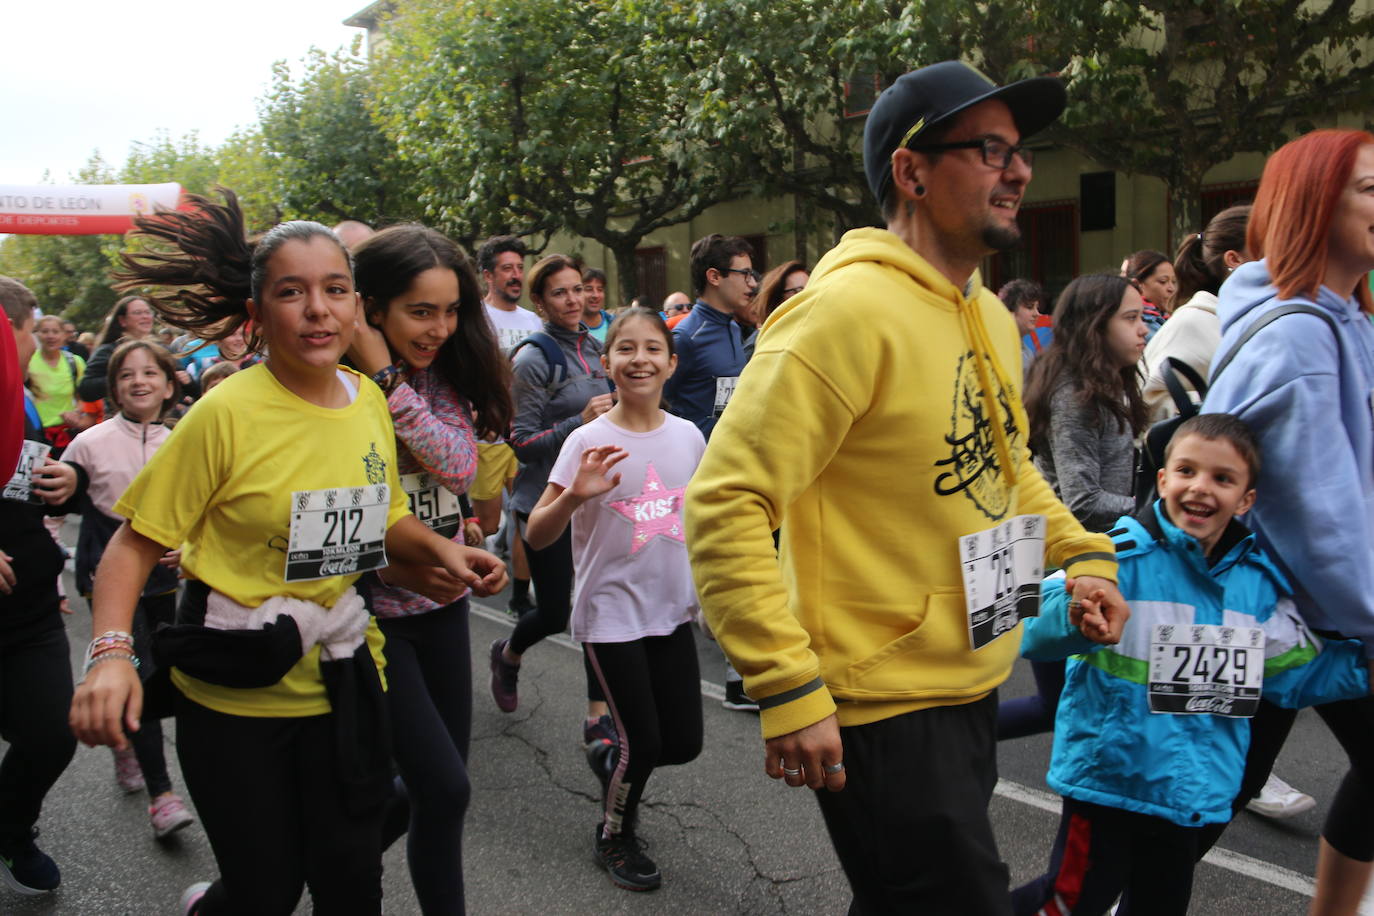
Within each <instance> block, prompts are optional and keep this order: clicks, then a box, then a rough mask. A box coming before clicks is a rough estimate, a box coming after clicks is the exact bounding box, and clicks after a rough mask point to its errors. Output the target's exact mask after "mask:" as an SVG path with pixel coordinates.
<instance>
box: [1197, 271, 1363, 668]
mask: <svg viewBox="0 0 1374 916" xmlns="http://www.w3.org/2000/svg"><path fill="white" fill-rule="evenodd" d="M1218 298H1219V300H1220V302H1219V305H1218V308H1217V315H1218V317H1219V318H1220V319H1221V329H1222V337H1221V346H1220V347H1218V348H1217V356H1216V357H1215V358H1214V361H1213V363H1212V367H1213V369H1214V370H1215V368H1216V360H1219V359H1220V358H1221V357H1222V356H1223V355H1224V354H1226V353H1228V352H1230V350H1231V348H1232V347H1233V346H1235V343H1236V341H1237V340H1239V339H1240V336H1241V335H1242V334H1244V333H1245V329H1246V328H1247V327H1249V326H1250V324H1251V322H1253V321H1254V320H1255V319H1256V318H1258V317H1259V316H1260V315H1262V314H1264V313H1265V312H1267V311H1269V310H1270V309H1273V308H1277V307H1278V306H1280V305H1287V304H1290V303H1295V302H1302V303H1306V304H1308V305H1315V306H1316V307H1318V308H1321V309H1324V310H1325V311H1327V312H1329V313H1330V314H1331V316H1332V318H1334V319H1335V323H1336V327H1337V328H1338V329H1339V334H1337V335H1333V334H1332V333H1331V328H1330V327H1329V326H1328V325H1327V323H1326V322H1325V321H1323V320H1322V319H1321V318H1319V317H1317V316H1315V315H1302V314H1297V315H1285V316H1284V317H1282V318H1279V319H1277V320H1276V321H1274V322H1273V323H1272V324H1270V325H1269V326H1268V327H1266V328H1264V329H1263V330H1261V331H1260V332H1259V333H1258V334H1256V335H1255V336H1254V337H1253V338H1251V339H1250V340H1249V341H1247V342H1246V344H1245V346H1243V347H1241V349H1240V351H1239V353H1238V354H1237V356H1236V357H1235V359H1234V360H1233V361H1232V363H1231V364H1230V366H1229V367H1228V368H1227V369H1226V371H1225V372H1223V373H1222V374H1221V376H1220V378H1218V379H1217V380H1216V383H1215V384H1214V385H1213V386H1212V387H1211V389H1210V390H1209V391H1208V392H1207V399H1206V401H1205V402H1204V403H1203V406H1202V409H1203V411H1204V412H1206V413H1230V414H1236V415H1238V416H1239V417H1240V418H1241V419H1242V420H1244V421H1245V422H1246V423H1247V424H1248V425H1249V426H1250V429H1251V430H1252V431H1253V432H1254V433H1255V435H1256V437H1257V438H1258V439H1259V444H1260V457H1261V459H1262V462H1263V465H1262V470H1261V472H1260V479H1259V484H1258V486H1257V487H1256V490H1257V499H1256V501H1255V507H1254V509H1253V510H1251V513H1250V515H1249V516H1248V519H1247V521H1248V522H1249V525H1250V527H1251V528H1252V529H1253V530H1254V532H1255V534H1256V536H1257V537H1258V539H1259V542H1260V545H1261V546H1262V547H1263V548H1264V551H1265V552H1266V553H1267V554H1269V556H1271V557H1273V558H1274V559H1275V560H1276V561H1277V562H1278V564H1279V566H1280V568H1281V569H1282V570H1283V572H1284V574H1285V575H1286V576H1287V578H1288V581H1289V582H1290V583H1291V584H1292V586H1293V591H1294V600H1295V601H1296V602H1297V605H1298V610H1299V611H1300V612H1301V613H1302V615H1303V619H1304V620H1306V621H1307V623H1308V625H1309V626H1311V627H1312V628H1313V629H1317V630H1331V631H1335V632H1338V633H1340V634H1341V635H1343V636H1352V637H1358V638H1360V639H1361V640H1363V641H1364V644H1365V650H1366V652H1367V653H1369V654H1370V656H1371V657H1374V325H1371V324H1370V320H1369V318H1368V317H1367V316H1366V315H1364V314H1363V313H1362V312H1361V311H1360V307H1359V303H1358V302H1357V301H1356V300H1355V299H1354V297H1353V296H1352V297H1351V298H1348V299H1346V298H1342V297H1341V296H1338V295H1336V294H1335V293H1333V292H1332V291H1331V290H1329V289H1327V288H1326V287H1324V286H1323V287H1322V288H1321V290H1320V292H1319V293H1318V295H1317V297H1316V299H1315V300H1310V299H1302V298H1299V299H1283V298H1281V297H1280V296H1279V294H1278V290H1277V289H1275V288H1274V286H1273V284H1272V283H1271V282H1270V280H1269V269H1268V265H1267V264H1266V263H1265V262H1264V261H1252V262H1251V263H1249V264H1243V265H1241V266H1240V267H1238V268H1236V271H1235V273H1233V274H1232V275H1231V277H1230V278H1229V279H1228V280H1227V281H1226V283H1225V284H1223V285H1222V287H1221V292H1220V294H1219V297H1218Z"/></svg>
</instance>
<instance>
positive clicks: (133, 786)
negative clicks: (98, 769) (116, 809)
mask: <svg viewBox="0 0 1374 916" xmlns="http://www.w3.org/2000/svg"><path fill="white" fill-rule="evenodd" d="M113 753H114V764H115V782H117V783H119V787H120V788H121V789H123V790H124V791H125V792H138V791H141V790H142V789H143V786H144V782H143V770H142V769H140V768H139V765H138V758H137V757H136V756H134V749H133V748H131V747H126V748H125V749H124V750H122V751H114V752H113Z"/></svg>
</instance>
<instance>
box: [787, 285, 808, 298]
mask: <svg viewBox="0 0 1374 916" xmlns="http://www.w3.org/2000/svg"><path fill="white" fill-rule="evenodd" d="M804 289H806V284H805V283H803V284H802V285H801V286H788V287H785V288H784V289H783V291H782V295H783V298H784V299H791V298H792V297H793V296H795V295H796V294H797V293H799V292H801V291H802V290H804Z"/></svg>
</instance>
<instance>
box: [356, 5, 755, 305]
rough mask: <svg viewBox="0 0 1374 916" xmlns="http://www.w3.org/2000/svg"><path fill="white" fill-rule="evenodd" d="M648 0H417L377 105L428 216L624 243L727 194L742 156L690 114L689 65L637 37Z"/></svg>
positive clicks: (630, 267) (467, 232)
mask: <svg viewBox="0 0 1374 916" xmlns="http://www.w3.org/2000/svg"><path fill="white" fill-rule="evenodd" d="M652 13H654V9H653V8H652V5H651V4H647V3H641V2H618V0H594V2H574V0H485V2H472V3H463V4H452V3H444V2H442V0H420V2H417V3H415V4H413V5H408V6H407V7H405V9H404V14H403V15H401V16H400V17H399V18H397V19H396V20H395V21H394V22H393V23H392V26H391V31H390V32H389V34H388V42H387V45H386V52H385V55H386V56H385V58H384V60H383V62H382V64H381V66H380V72H379V79H380V83H381V86H382V88H383V92H381V93H380V95H379V99H380V101H381V103H382V104H381V108H380V111H381V114H382V118H383V123H384V124H385V126H386V129H387V132H388V134H389V135H390V136H391V138H392V140H393V141H394V142H395V144H396V148H397V151H398V153H399V155H400V156H401V157H402V159H403V160H404V161H405V162H407V163H408V164H410V165H412V166H413V167H414V168H415V170H416V172H417V174H418V176H419V179H420V181H419V183H418V186H419V187H420V188H422V189H423V190H422V191H421V194H420V201H421V203H422V204H423V205H424V208H425V214H426V218H427V219H429V220H431V221H433V222H434V223H436V224H437V225H439V226H441V227H443V228H445V229H447V230H448V231H450V232H453V233H454V234H456V235H459V236H462V237H467V238H469V239H472V238H475V237H478V236H479V235H484V234H489V233H494V232H498V231H515V232H518V233H520V234H536V233H538V234H544V235H545V236H546V237H547V235H548V234H549V233H552V232H554V231H560V230H561V231H566V232H569V233H572V234H574V235H577V236H581V237H583V238H587V239H591V240H593V241H596V242H599V243H600V244H602V245H605V246H606V247H607V248H609V249H610V250H611V252H612V253H613V255H614V257H615V261H616V267H617V270H618V273H619V278H620V283H621V288H622V294H623V295H624V297H625V298H627V299H628V298H631V297H633V296H634V295H636V293H637V288H636V287H637V284H636V278H635V249H636V248H637V247H638V246H639V244H640V242H641V241H642V240H643V239H644V237H645V236H647V235H648V234H649V233H651V232H654V231H655V230H658V229H661V228H663V227H666V226H671V225H674V224H677V223H681V222H685V221H687V220H690V219H692V218H693V217H694V216H696V215H698V214H700V213H701V212H702V211H703V210H705V209H706V208H707V207H709V206H711V205H712V204H714V203H716V202H718V201H719V200H721V199H723V198H725V197H727V196H730V195H731V194H732V190H733V183H734V175H735V169H737V168H739V167H740V166H742V165H743V164H742V163H739V162H738V161H737V160H734V159H732V158H731V157H730V156H729V155H728V151H726V150H725V149H724V148H722V147H719V146H708V145H705V144H702V143H698V142H695V141H694V139H693V138H692V136H691V134H690V132H689V131H688V128H687V125H688V122H689V120H690V117H691V112H690V109H689V104H688V101H687V99H688V96H689V95H690V94H691V92H692V91H693V87H692V86H691V85H690V80H691V74H690V73H688V72H685V71H684V69H683V68H682V67H681V63H682V61H681V58H680V57H671V58H670V57H666V56H664V55H662V54H659V53H657V49H656V47H655V46H654V44H653V43H652V42H649V41H647V40H646V38H647V36H648V34H649V28H650V15H651V14H652Z"/></svg>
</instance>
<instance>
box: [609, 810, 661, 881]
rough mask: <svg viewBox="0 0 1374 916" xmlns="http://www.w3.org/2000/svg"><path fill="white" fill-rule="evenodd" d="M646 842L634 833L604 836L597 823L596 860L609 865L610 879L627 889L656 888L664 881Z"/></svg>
mask: <svg viewBox="0 0 1374 916" xmlns="http://www.w3.org/2000/svg"><path fill="white" fill-rule="evenodd" d="M644 846H645V843H644V841H643V840H641V839H640V838H639V837H637V836H635V835H634V834H633V833H618V834H615V835H614V836H611V837H605V836H603V835H602V832H601V825H600V824H597V825H596V861H598V862H600V863H601V867H602V868H604V869H606V874H607V875H609V876H610V879H611V883H612V884H614V885H615V886H617V887H623V888H625V890H627V891H652V890H657V889H658V886H659V885H660V884H662V883H663V876H662V875H661V874H659V871H658V866H657V865H655V864H654V863H653V860H652V859H650V858H649V857H648V856H646V855H645V854H644Z"/></svg>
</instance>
